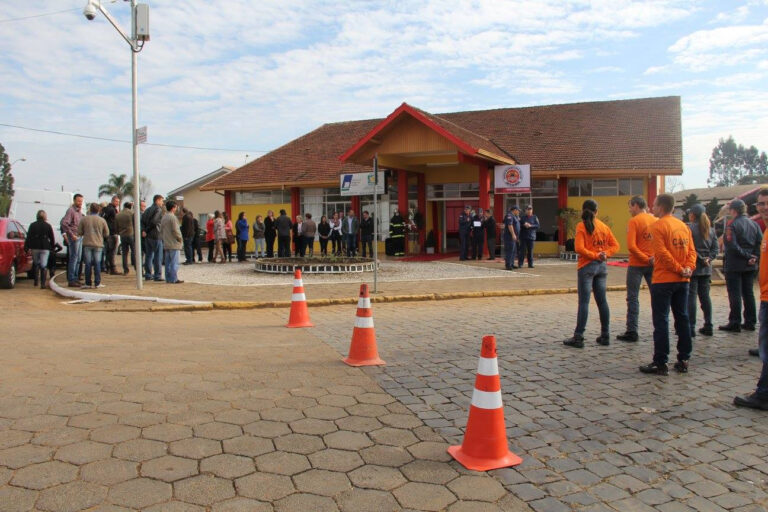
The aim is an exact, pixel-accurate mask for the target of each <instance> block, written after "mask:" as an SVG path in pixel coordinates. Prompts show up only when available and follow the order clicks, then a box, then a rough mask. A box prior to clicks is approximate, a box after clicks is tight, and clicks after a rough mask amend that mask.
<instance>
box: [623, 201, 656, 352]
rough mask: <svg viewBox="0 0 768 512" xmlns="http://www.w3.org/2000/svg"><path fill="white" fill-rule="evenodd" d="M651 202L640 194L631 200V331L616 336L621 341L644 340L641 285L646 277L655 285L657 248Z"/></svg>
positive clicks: (628, 324) (629, 283)
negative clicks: (654, 248) (640, 332)
mask: <svg viewBox="0 0 768 512" xmlns="http://www.w3.org/2000/svg"><path fill="white" fill-rule="evenodd" d="M647 207H648V204H647V203H646V202H645V199H643V198H642V197H640V196H635V197H633V198H632V199H630V200H629V214H630V215H631V216H632V217H631V218H630V219H629V222H628V223H627V248H628V249H629V267H627V330H626V331H625V332H624V333H623V334H619V335H618V336H616V339H617V340H620V341H629V342H635V341H638V340H639V339H640V337H639V335H638V334H637V332H638V329H637V323H638V317H639V315H640V300H639V296H640V285H641V284H642V283H643V279H645V283H646V284H647V285H648V289H650V288H651V276H652V275H653V251H652V247H651V232H650V228H651V225H653V223H654V222H656V220H657V219H656V217H654V216H653V215H651V214H650V213H648V211H647Z"/></svg>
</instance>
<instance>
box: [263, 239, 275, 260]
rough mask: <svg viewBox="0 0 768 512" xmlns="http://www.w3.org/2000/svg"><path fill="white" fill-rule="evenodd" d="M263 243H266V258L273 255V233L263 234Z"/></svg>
mask: <svg viewBox="0 0 768 512" xmlns="http://www.w3.org/2000/svg"><path fill="white" fill-rule="evenodd" d="M264 243H265V244H267V258H274V257H275V235H272V236H269V235H264Z"/></svg>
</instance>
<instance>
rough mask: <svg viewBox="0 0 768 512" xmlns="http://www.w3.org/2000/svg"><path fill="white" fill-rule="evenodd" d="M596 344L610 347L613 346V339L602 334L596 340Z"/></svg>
mask: <svg viewBox="0 0 768 512" xmlns="http://www.w3.org/2000/svg"><path fill="white" fill-rule="evenodd" d="M595 343H597V344H598V345H602V346H604V347H605V346H608V345H610V344H611V337H610V336H608V335H607V334H601V335H600V336H598V337H597V338H596V339H595Z"/></svg>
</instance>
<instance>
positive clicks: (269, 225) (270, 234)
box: [264, 217, 290, 240]
mask: <svg viewBox="0 0 768 512" xmlns="http://www.w3.org/2000/svg"><path fill="white" fill-rule="evenodd" d="M276 221H277V219H275V220H272V219H270V218H269V217H264V238H266V239H267V240H274V239H275V222H276ZM289 222H290V221H289Z"/></svg>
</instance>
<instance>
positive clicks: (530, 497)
mask: <svg viewBox="0 0 768 512" xmlns="http://www.w3.org/2000/svg"><path fill="white" fill-rule="evenodd" d="M509 490H510V491H511V492H512V493H513V494H514V495H515V496H517V497H518V498H520V499H521V500H523V501H534V500H538V499H541V498H543V497H544V496H545V494H544V492H542V491H541V489H539V488H538V487H536V486H534V485H531V484H528V483H525V484H515V485H511V486H510V487H509Z"/></svg>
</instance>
